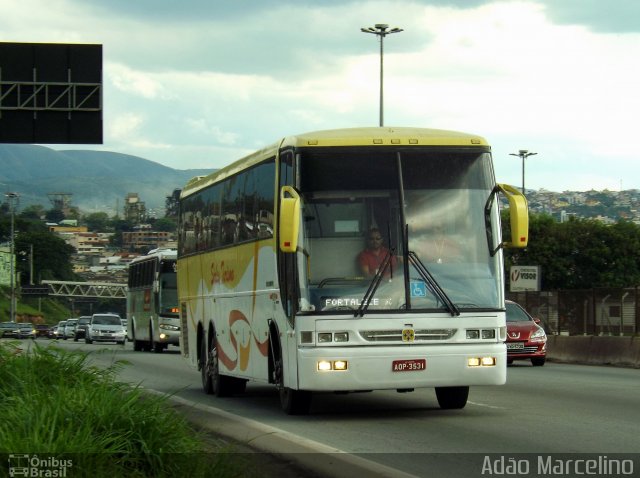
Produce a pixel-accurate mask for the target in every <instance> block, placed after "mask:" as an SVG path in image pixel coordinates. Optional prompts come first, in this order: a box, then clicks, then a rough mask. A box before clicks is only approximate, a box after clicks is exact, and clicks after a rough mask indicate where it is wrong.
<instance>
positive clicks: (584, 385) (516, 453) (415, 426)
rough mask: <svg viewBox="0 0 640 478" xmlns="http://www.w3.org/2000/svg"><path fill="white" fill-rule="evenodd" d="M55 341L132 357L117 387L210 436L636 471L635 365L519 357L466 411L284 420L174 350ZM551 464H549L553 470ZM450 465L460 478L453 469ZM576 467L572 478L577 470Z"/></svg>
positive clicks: (337, 400) (478, 464) (433, 467)
mask: <svg viewBox="0 0 640 478" xmlns="http://www.w3.org/2000/svg"><path fill="white" fill-rule="evenodd" d="M38 343H40V344H41V345H45V344H47V341H45V340H39V341H38ZM59 345H60V346H61V347H63V348H65V349H75V348H77V349H80V350H84V351H89V352H91V354H92V360H93V361H95V363H97V364H102V365H107V364H109V363H112V362H113V361H114V360H120V359H123V360H127V361H129V362H131V364H130V365H126V366H124V367H123V369H122V371H121V372H120V377H121V379H122V380H125V381H128V382H132V383H139V384H141V385H142V386H143V387H145V388H147V389H151V390H155V391H159V392H161V393H172V394H175V396H176V397H177V400H179V401H180V402H181V403H183V404H188V405H190V406H193V407H195V406H198V407H201V408H200V413H202V415H201V418H199V419H200V420H202V421H211V423H212V428H214V429H215V428H216V426H215V423H216V421H217V420H222V419H224V420H225V423H227V422H226V420H230V419H233V418H234V417H235V416H238V417H243V419H244V420H245V421H244V422H241V424H242V426H241V429H243V430H245V431H244V433H245V434H246V438H247V440H253V439H254V436H255V435H251V432H249V431H248V429H249V428H251V427H252V426H253V425H257V428H256V430H258V432H256V433H261V434H272V435H279V436H287V437H290V438H291V441H292V442H294V443H295V442H298V443H303V442H304V443H308V444H310V446H313V445H316V446H318V449H319V450H323V449H324V450H325V451H326V450H340V451H342V452H346V453H347V454H350V455H353V456H356V457H359V458H362V459H366V460H369V461H371V462H375V463H379V464H381V465H383V466H385V467H388V468H384V469H386V470H397V471H398V474H400V471H402V472H404V473H407V474H409V475H414V476H462V475H463V474H464V475H465V476H476V474H474V473H473V471H474V470H476V471H477V476H487V475H491V474H500V473H497V472H499V471H500V469H499V467H500V466H501V464H502V465H504V466H506V465H508V464H509V463H511V464H516V465H520V466H521V467H524V466H529V472H530V473H531V472H532V471H535V469H536V467H539V466H540V463H542V467H543V468H542V471H543V472H545V471H546V472H549V473H542V475H548V474H551V475H557V474H558V473H556V472H562V473H561V476H572V473H571V471H572V469H571V466H574V465H571V464H569V465H567V464H566V461H567V460H570V459H573V458H574V455H573V454H584V453H586V454H589V455H586V456H584V457H586V458H588V459H597V460H599V465H598V466H599V467H600V468H599V470H600V471H603V470H604V471H610V470H607V469H604V468H602V467H603V466H605V467H606V466H609V465H611V466H613V465H615V464H616V463H618V464H619V462H620V460H625V459H632V460H635V461H634V463H633V465H634V470H633V471H634V475H635V476H640V468H639V467H640V460H639V457H640V439H639V435H640V429H639V428H638V424H639V423H640V370H638V369H625V368H614V367H596V366H581V365H565V364H557V363H549V362H547V364H546V365H545V366H544V367H532V366H531V365H530V364H529V363H528V362H522V363H517V362H516V363H515V364H514V365H513V366H510V367H509V368H508V379H507V384H506V385H504V386H500V387H475V388H473V387H472V388H471V392H470V395H469V402H468V404H467V406H466V408H464V409H463V410H441V409H440V408H439V407H438V403H437V400H436V397H435V392H434V391H433V390H432V389H424V390H416V391H415V392H412V393H406V394H399V393H397V392H395V391H393V392H392V391H388V392H387V391H383V392H372V393H360V394H349V395H336V394H320V395H317V396H314V401H313V404H312V408H311V413H310V414H309V415H308V416H287V415H285V414H284V413H283V412H282V411H281V410H280V406H279V399H278V396H277V393H276V390H275V388H273V387H272V386H267V385H256V384H251V383H250V384H249V385H248V386H247V390H246V393H245V394H244V395H242V396H236V397H231V398H215V397H212V396H208V395H205V394H204V393H203V392H202V391H201V387H200V375H199V372H197V371H196V370H195V369H192V368H191V367H190V366H188V365H187V363H186V361H185V360H183V359H182V357H181V356H180V354H179V351H178V349H177V348H170V349H169V351H168V352H165V353H163V354H152V353H149V352H133V349H132V346H131V344H126V345H125V346H124V347H122V346H117V345H110V344H98V345H96V344H94V345H87V344H84V343H74V342H70V341H66V342H62V341H59ZM97 352H101V353H97ZM196 404H198V405H196ZM210 412H214V413H210ZM246 419H249V421H246ZM227 426H228V425H225V427H227ZM260 427H262V428H260ZM260 430H262V432H260ZM323 447H324V448H323ZM282 451H285V450H282ZM620 454H624V455H620ZM626 454H629V455H626ZM487 457H488V458H487ZM487 460H488V461H487ZM545 460H546V461H545ZM549 460H559V461H557V462H556V461H549ZM554 463H555V464H556V468H552V467H551V466H552V465H553V464H554ZM626 465H627V466H628V465H629V462H626ZM465 467H466V470H465V471H464V473H463V471H462V468H465ZM487 467H489V468H487ZM567 467H569V468H567ZM456 468H460V469H461V471H460V474H459V475H456V474H455V473H452V471H453V470H454V469H456ZM447 470H449V472H447ZM470 471H471V473H470ZM488 471H492V472H493V473H487V472H488ZM506 471H508V470H506ZM520 471H522V470H520ZM537 471H538V472H539V471H540V470H539V469H538V470H537ZM573 471H574V472H576V473H575V475H576V476H577V475H580V473H579V472H580V470H577V471H576V470H573ZM439 473H446V475H445V474H439ZM392 474H393V473H392ZM502 474H509V473H506V472H505V473H502ZM388 476H391V475H388ZM532 476H535V475H532ZM612 476H616V475H612ZM620 476H626V474H624V473H622V474H621V475H620Z"/></svg>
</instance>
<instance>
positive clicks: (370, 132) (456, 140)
mask: <svg viewBox="0 0 640 478" xmlns="http://www.w3.org/2000/svg"><path fill="white" fill-rule="evenodd" d="M332 146H333V147H336V146H374V147H382V146H409V147H411V146H488V143H487V141H486V140H485V139H484V138H483V137H481V136H477V135H473V134H469V133H462V132H458V131H447V130H440V129H428V128H408V127H365V128H343V129H332V130H323V131H312V132H309V133H302V134H298V135H293V136H287V137H285V138H284V139H282V140H281V141H278V142H276V143H273V144H271V145H269V146H267V147H265V148H262V149H260V150H258V151H255V152H254V153H251V154H250V155H248V156H245V157H244V158H241V159H239V160H238V161H235V162H234V163H232V164H230V165H228V166H226V167H224V168H222V169H219V170H217V171H216V172H214V173H211V174H210V175H208V176H197V177H195V178H193V179H191V180H190V181H189V182H188V183H187V185H186V186H185V187H184V188H183V190H182V193H181V195H180V197H185V196H188V195H190V194H192V193H193V192H195V191H197V190H200V189H202V188H204V187H206V186H208V185H210V184H213V183H216V182H218V181H220V180H222V179H225V178H227V177H229V176H233V175H234V174H236V173H238V172H240V171H242V170H244V169H247V168H249V167H251V166H254V165H256V164H258V163H260V162H262V161H264V160H265V159H268V158H270V157H274V156H275V155H276V153H277V151H278V150H279V149H282V148H288V147H293V148H301V147H307V148H313V147H332Z"/></svg>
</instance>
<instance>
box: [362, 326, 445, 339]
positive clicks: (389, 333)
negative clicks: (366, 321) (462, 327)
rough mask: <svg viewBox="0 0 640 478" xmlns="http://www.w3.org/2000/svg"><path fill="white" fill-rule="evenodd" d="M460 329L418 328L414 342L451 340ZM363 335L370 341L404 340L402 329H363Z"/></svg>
mask: <svg viewBox="0 0 640 478" xmlns="http://www.w3.org/2000/svg"><path fill="white" fill-rule="evenodd" d="M457 331H458V329H416V330H415V331H414V333H415V336H414V340H413V341H414V342H429V341H434V340H449V339H450V338H451V337H453V336H454V335H455V333H456V332H457ZM360 334H361V335H362V337H363V338H364V339H365V340H366V341H368V342H402V329H395V330H363V331H361V332H360Z"/></svg>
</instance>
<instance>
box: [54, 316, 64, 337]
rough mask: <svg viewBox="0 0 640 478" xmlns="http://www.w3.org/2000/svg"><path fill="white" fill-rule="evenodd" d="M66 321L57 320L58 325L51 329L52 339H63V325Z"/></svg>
mask: <svg viewBox="0 0 640 478" xmlns="http://www.w3.org/2000/svg"><path fill="white" fill-rule="evenodd" d="M66 323H67V321H66V320H61V321H60V322H58V325H56V327H55V330H54V331H53V338H54V339H64V326H65V325H66Z"/></svg>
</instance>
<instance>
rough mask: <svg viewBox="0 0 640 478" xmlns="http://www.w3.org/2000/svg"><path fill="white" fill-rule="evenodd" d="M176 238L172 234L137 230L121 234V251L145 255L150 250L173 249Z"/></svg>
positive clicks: (175, 244)
mask: <svg viewBox="0 0 640 478" xmlns="http://www.w3.org/2000/svg"><path fill="white" fill-rule="evenodd" d="M176 246H177V243H176V238H175V235H174V233H172V232H164V231H152V230H150V229H138V230H137V231H132V232H123V233H122V249H123V250H125V251H130V252H134V251H135V252H142V253H146V252H147V251H149V250H151V249H157V248H161V249H165V248H175V247H176Z"/></svg>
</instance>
